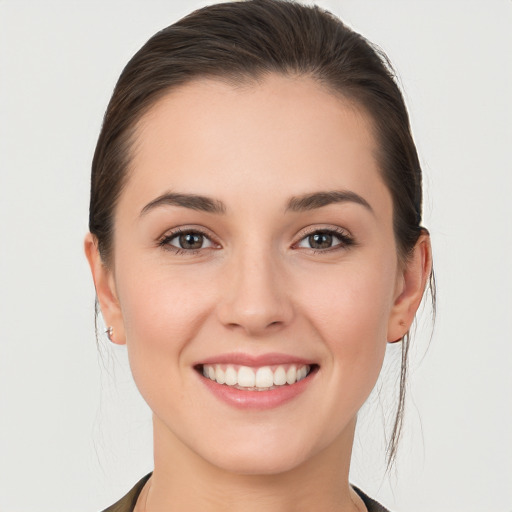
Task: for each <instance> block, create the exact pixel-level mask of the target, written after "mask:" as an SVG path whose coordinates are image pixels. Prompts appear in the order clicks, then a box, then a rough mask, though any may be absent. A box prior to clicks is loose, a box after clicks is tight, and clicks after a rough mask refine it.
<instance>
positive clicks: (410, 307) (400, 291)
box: [388, 229, 432, 343]
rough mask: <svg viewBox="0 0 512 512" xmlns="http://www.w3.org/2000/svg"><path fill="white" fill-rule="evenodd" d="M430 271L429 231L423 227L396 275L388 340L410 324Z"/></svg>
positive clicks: (403, 333) (399, 336) (392, 339)
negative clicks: (407, 257)
mask: <svg viewBox="0 0 512 512" xmlns="http://www.w3.org/2000/svg"><path fill="white" fill-rule="evenodd" d="M431 271H432V249H431V245H430V235H429V233H428V231H427V230H426V229H425V230H424V231H423V233H422V234H421V235H420V237H419V239H418V241H417V242H416V245H415V246H414V249H413V251H412V253H411V254H410V256H409V259H408V260H407V262H406V263H405V264H404V266H403V268H402V270H401V271H400V273H399V275H398V278H397V286H396V290H395V299H394V303H393V308H392V310H391V315H390V317H389V323H388V342H390V343H393V342H395V341H400V340H401V339H402V338H403V336H404V335H405V334H406V333H407V332H408V331H409V329H410V328H411V325H412V322H413V320H414V317H415V316H416V311H417V310H418V307H419V305H420V303H421V299H422V297H423V292H424V291H425V287H426V285H427V281H428V279H429V276H430V273H431Z"/></svg>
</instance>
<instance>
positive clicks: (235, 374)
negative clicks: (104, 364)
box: [203, 364, 311, 390]
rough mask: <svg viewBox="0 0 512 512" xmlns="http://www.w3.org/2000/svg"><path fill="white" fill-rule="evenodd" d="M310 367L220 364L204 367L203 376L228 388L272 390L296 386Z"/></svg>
mask: <svg viewBox="0 0 512 512" xmlns="http://www.w3.org/2000/svg"><path fill="white" fill-rule="evenodd" d="M310 369H311V368H310V366H309V365H296V364H290V365H280V366H272V367H271V366H261V367H259V368H251V367H249V366H234V365H229V364H228V365H220V364H212V365H210V364H208V365H207V364H205V365H203V375H204V376H205V377H206V378H207V379H210V380H214V381H216V382H217V383H219V384H226V385H227V386H235V387H239V388H246V389H256V390H264V389H272V388H274V387H275V386H284V385H286V384H288V385H290V384H295V383H296V382H299V381H301V380H302V379H304V378H305V377H306V376H307V375H308V373H309V371H310Z"/></svg>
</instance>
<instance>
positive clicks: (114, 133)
mask: <svg viewBox="0 0 512 512" xmlns="http://www.w3.org/2000/svg"><path fill="white" fill-rule="evenodd" d="M270 73H273V74H280V75H287V76H299V77H300V76H307V77H310V78H311V79H313V80H315V81H317V82H318V83H319V84H320V85H321V86H323V87H326V88H327V89H328V90H329V91H331V92H332V93H333V94H334V95H338V96H340V97H343V98H346V99H348V100H349V101H351V102H353V103H355V104H356V105H357V106H358V107H360V108H362V109H363V110H364V111H365V112H366V113H367V114H368V116H369V119H370V120H371V123H372V128H373V133H374V136H375V138H376V141H377V146H378V154H377V155H376V156H377V162H378V164H379V169H380V172H381V173H382V178H383V180H384V182H385V184H386V185H387V187H388V189H389V191H390V193H391V196H392V200H393V223H394V233H395V240H396V246H397V252H398V256H399V260H400V261H402V262H404V261H406V260H407V258H408V256H409V254H410V253H411V251H412V249H413V248H414V246H415V243H416V242H417V240H418V238H419V236H420V235H421V233H422V232H423V231H425V229H424V228H422V227H421V211H422V182H421V181H422V180H421V168H420V164H419V160H418V155H417V152H416V147H415V145H414V141H413V138H412V135H411V130H410V126H409V118H408V114H407V110H406V107H405V104H404V101H403V97H402V94H401V92H400V89H399V88H398V86H397V83H396V81H395V77H394V72H393V69H392V67H391V65H390V63H389V61H388V59H387V57H386V56H385V55H384V53H383V52H382V51H381V50H379V49H378V48H376V47H375V46H374V45H372V44H371V43H370V42H369V41H367V40H366V39H365V38H364V37H362V36H361V35H360V34H358V33H356V32H354V31H353V30H351V29H350V28H348V27H347V26H346V25H344V24H343V23H342V22H341V21H340V20H339V19H338V18H337V17H335V16H333V15H332V14H331V13H329V12H327V11H325V10H323V9H321V8H320V7H318V6H305V5H301V4H298V3H295V2H291V1H283V0H248V1H241V2H226V3H220V4H215V5H211V6H208V7H204V8H202V9H199V10H197V11H195V12H193V13H191V14H189V15H188V16H186V17H184V18H183V19H181V20H179V21H178V22H177V23H174V24H173V25H171V26H169V27H167V28H165V29H163V30H161V31H160V32H158V33H156V34H155V35H154V36H153V37H152V38H151V39H149V41H148V42H147V43H146V44H145V45H144V46H143V47H142V48H141V49H140V50H139V51H138V52H137V53H136V54H135V55H134V57H133V58H132V59H131V60H130V61H129V62H128V64H127V65H126V67H125V68H124V70H123V72H122V73H121V76H120V78H119V80H118V82H117V85H116V87H115V89H114V92H113V95H112V98H111V100H110V102H109V105H108V108H107V111H106V113H105V117H104V122H103V126H102V129H101V133H100V136H99V139H98V143H97V146H96V151H95V154H94V159H93V163H92V175H91V200H90V216H89V229H90V231H91V233H92V234H93V235H94V236H95V237H96V239H97V242H98V248H99V251H100V254H101V257H102V260H103V262H104V264H105V265H107V266H108V265H110V264H111V263H112V250H113V248H112V240H113V230H114V212H115V208H116V204H117V201H118V199H119V196H120V193H121V191H122V189H123V186H124V184H125V183H126V181H127V178H128V176H129V164H130V158H131V147H132V143H133V138H134V132H135V128H136V126H137V123H138V121H139V120H140V119H141V117H142V116H143V115H144V114H145V113H146V112H147V111H148V109H149V108H151V107H152V106H153V105H154V104H155V103H156V102H157V101H158V100H159V99H160V98H161V97H162V96H164V95H165V94H167V93H168V92H169V91H170V90H172V89H173V88H176V87H178V86H180V85H184V84H186V83H188V82H191V81H193V80H196V79H202V78H214V79H218V80H222V81H226V82H228V83H231V84H240V83H247V82H248V83H251V82H255V83H257V82H258V81H259V80H262V79H264V78H265V76H266V75H268V74H270ZM408 350H409V336H408V335H406V336H404V338H403V340H402V368H401V377H400V392H399V399H398V408H397V415H396V418H395V423H394V427H393V432H392V435H391V438H390V443H389V446H388V464H389V463H391V462H392V461H393V459H394V456H395V453H396V449H397V443H398V439H399V435H400V431H401V426H402V419H403V410H404V400H405V380H406V371H407V354H408Z"/></svg>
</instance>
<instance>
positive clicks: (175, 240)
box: [159, 230, 214, 254]
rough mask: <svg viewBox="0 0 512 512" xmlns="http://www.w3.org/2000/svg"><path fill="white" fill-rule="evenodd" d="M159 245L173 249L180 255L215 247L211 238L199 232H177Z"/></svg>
mask: <svg viewBox="0 0 512 512" xmlns="http://www.w3.org/2000/svg"><path fill="white" fill-rule="evenodd" d="M159 245H160V246H162V247H165V248H166V249H173V250H175V251H176V252H177V253H178V254H181V253H184V252H190V253H194V252H196V251H198V250H200V249H208V248H211V247H214V243H213V242H212V241H211V240H210V238H209V237H208V236H207V235H206V234H205V233H202V232H201V231H197V230H187V231H184V230H177V231H174V232H173V233H170V234H167V235H166V236H165V237H164V238H163V239H162V240H161V241H160V242H159Z"/></svg>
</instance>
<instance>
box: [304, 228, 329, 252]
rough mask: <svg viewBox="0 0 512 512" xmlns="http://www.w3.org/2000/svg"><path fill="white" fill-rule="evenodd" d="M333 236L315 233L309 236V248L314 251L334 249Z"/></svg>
mask: <svg viewBox="0 0 512 512" xmlns="http://www.w3.org/2000/svg"><path fill="white" fill-rule="evenodd" d="M332 239H333V236H332V235H331V234H330V233H322V232H319V233H314V234H313V235H309V236H308V242H309V246H310V247H311V248H312V249H328V248H329V247H332Z"/></svg>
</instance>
